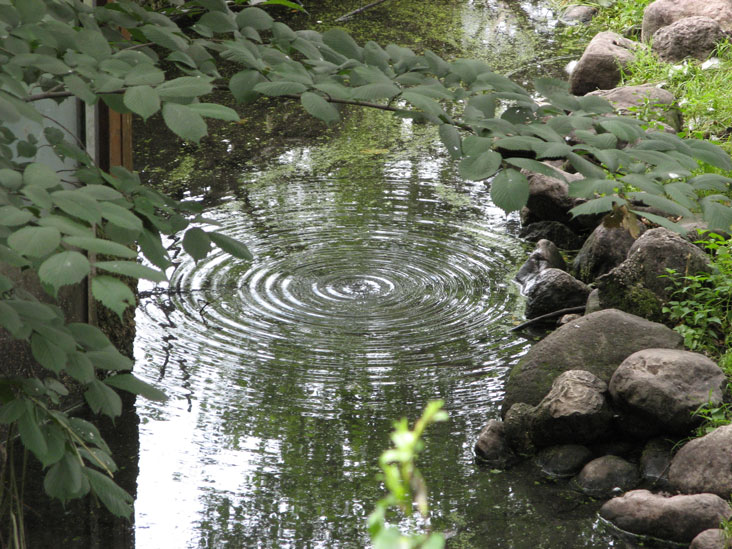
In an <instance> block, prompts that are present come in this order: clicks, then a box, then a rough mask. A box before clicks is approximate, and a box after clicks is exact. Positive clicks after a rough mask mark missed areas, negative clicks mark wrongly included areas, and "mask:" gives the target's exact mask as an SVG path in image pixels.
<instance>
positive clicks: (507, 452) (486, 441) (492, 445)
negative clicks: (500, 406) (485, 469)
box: [475, 419, 518, 469]
mask: <svg viewBox="0 0 732 549" xmlns="http://www.w3.org/2000/svg"><path fill="white" fill-rule="evenodd" d="M475 453H476V455H477V456H478V457H479V458H480V459H481V461H482V462H484V463H485V464H486V465H488V466H490V467H493V468H495V469H507V468H508V467H510V466H511V465H513V464H514V463H516V461H517V459H518V458H517V457H516V454H514V453H513V451H512V450H511V448H510V447H509V445H508V443H507V442H506V435H505V430H504V425H503V422H502V421H499V420H497V419H491V420H490V421H489V422H488V423H487V424H486V426H485V427H483V430H481V432H480V434H479V435H478V440H477V442H476V443H475Z"/></svg>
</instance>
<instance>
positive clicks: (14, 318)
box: [0, 301, 25, 337]
mask: <svg viewBox="0 0 732 549" xmlns="http://www.w3.org/2000/svg"><path fill="white" fill-rule="evenodd" d="M0 326H2V327H3V328H5V329H6V330H7V331H8V332H10V333H11V334H12V335H13V337H20V335H21V331H22V330H23V328H24V326H25V323H24V322H23V321H22V320H21V319H20V315H18V313H17V312H16V310H15V309H13V308H12V307H11V306H10V305H8V304H7V303H4V302H2V301H0Z"/></svg>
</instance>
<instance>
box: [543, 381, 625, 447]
mask: <svg viewBox="0 0 732 549" xmlns="http://www.w3.org/2000/svg"><path fill="white" fill-rule="evenodd" d="M606 393H607V383H605V382H604V381H602V380H601V379H598V378H597V376H595V375H593V374H591V373H590V372H587V371H585V370H568V371H566V372H563V373H562V374H560V375H559V376H557V378H556V379H555V380H554V383H553V384H552V388H551V390H550V391H549V393H548V394H547V395H546V396H545V397H544V398H543V399H542V401H541V402H540V403H539V404H538V405H537V406H536V410H535V411H534V417H533V418H532V420H531V437H532V440H533V441H534V444H536V445H537V446H549V445H554V444H565V443H576V444H584V443H588V442H594V441H595V440H597V439H599V438H601V437H603V436H607V433H608V431H609V427H610V421H611V419H612V412H611V410H610V406H609V405H608V402H607V399H606V398H605V394H606Z"/></svg>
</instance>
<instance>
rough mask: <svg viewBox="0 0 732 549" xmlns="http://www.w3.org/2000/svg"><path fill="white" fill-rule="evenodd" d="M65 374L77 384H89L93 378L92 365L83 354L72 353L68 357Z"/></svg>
mask: <svg viewBox="0 0 732 549" xmlns="http://www.w3.org/2000/svg"><path fill="white" fill-rule="evenodd" d="M66 373H67V374H69V375H70V376H71V377H72V378H74V379H75V380H76V381H78V382H79V383H84V384H87V383H91V382H92V380H93V379H95V376H94V365H93V364H92V362H91V360H89V357H88V356H86V354H84V353H80V352H78V351H77V352H74V353H71V354H70V355H69V356H68V360H67V362H66Z"/></svg>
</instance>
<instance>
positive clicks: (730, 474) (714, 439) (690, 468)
mask: <svg viewBox="0 0 732 549" xmlns="http://www.w3.org/2000/svg"><path fill="white" fill-rule="evenodd" d="M730 448H732V425H725V426H723V427H718V428H716V429H715V430H714V431H712V432H711V433H709V434H708V435H705V436H703V437H700V438H695V439H693V440H691V441H689V442H687V443H686V444H684V445H683V446H682V447H681V449H680V450H679V451H678V452H677V453H676V455H675V456H674V458H673V459H672V460H671V467H670V468H669V471H668V480H669V482H670V483H671V486H673V487H674V488H675V489H676V490H678V491H679V492H683V493H685V494H695V493H699V492H710V493H712V494H717V495H718V496H720V497H722V498H724V499H729V498H730V496H731V495H732V451H730Z"/></svg>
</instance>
